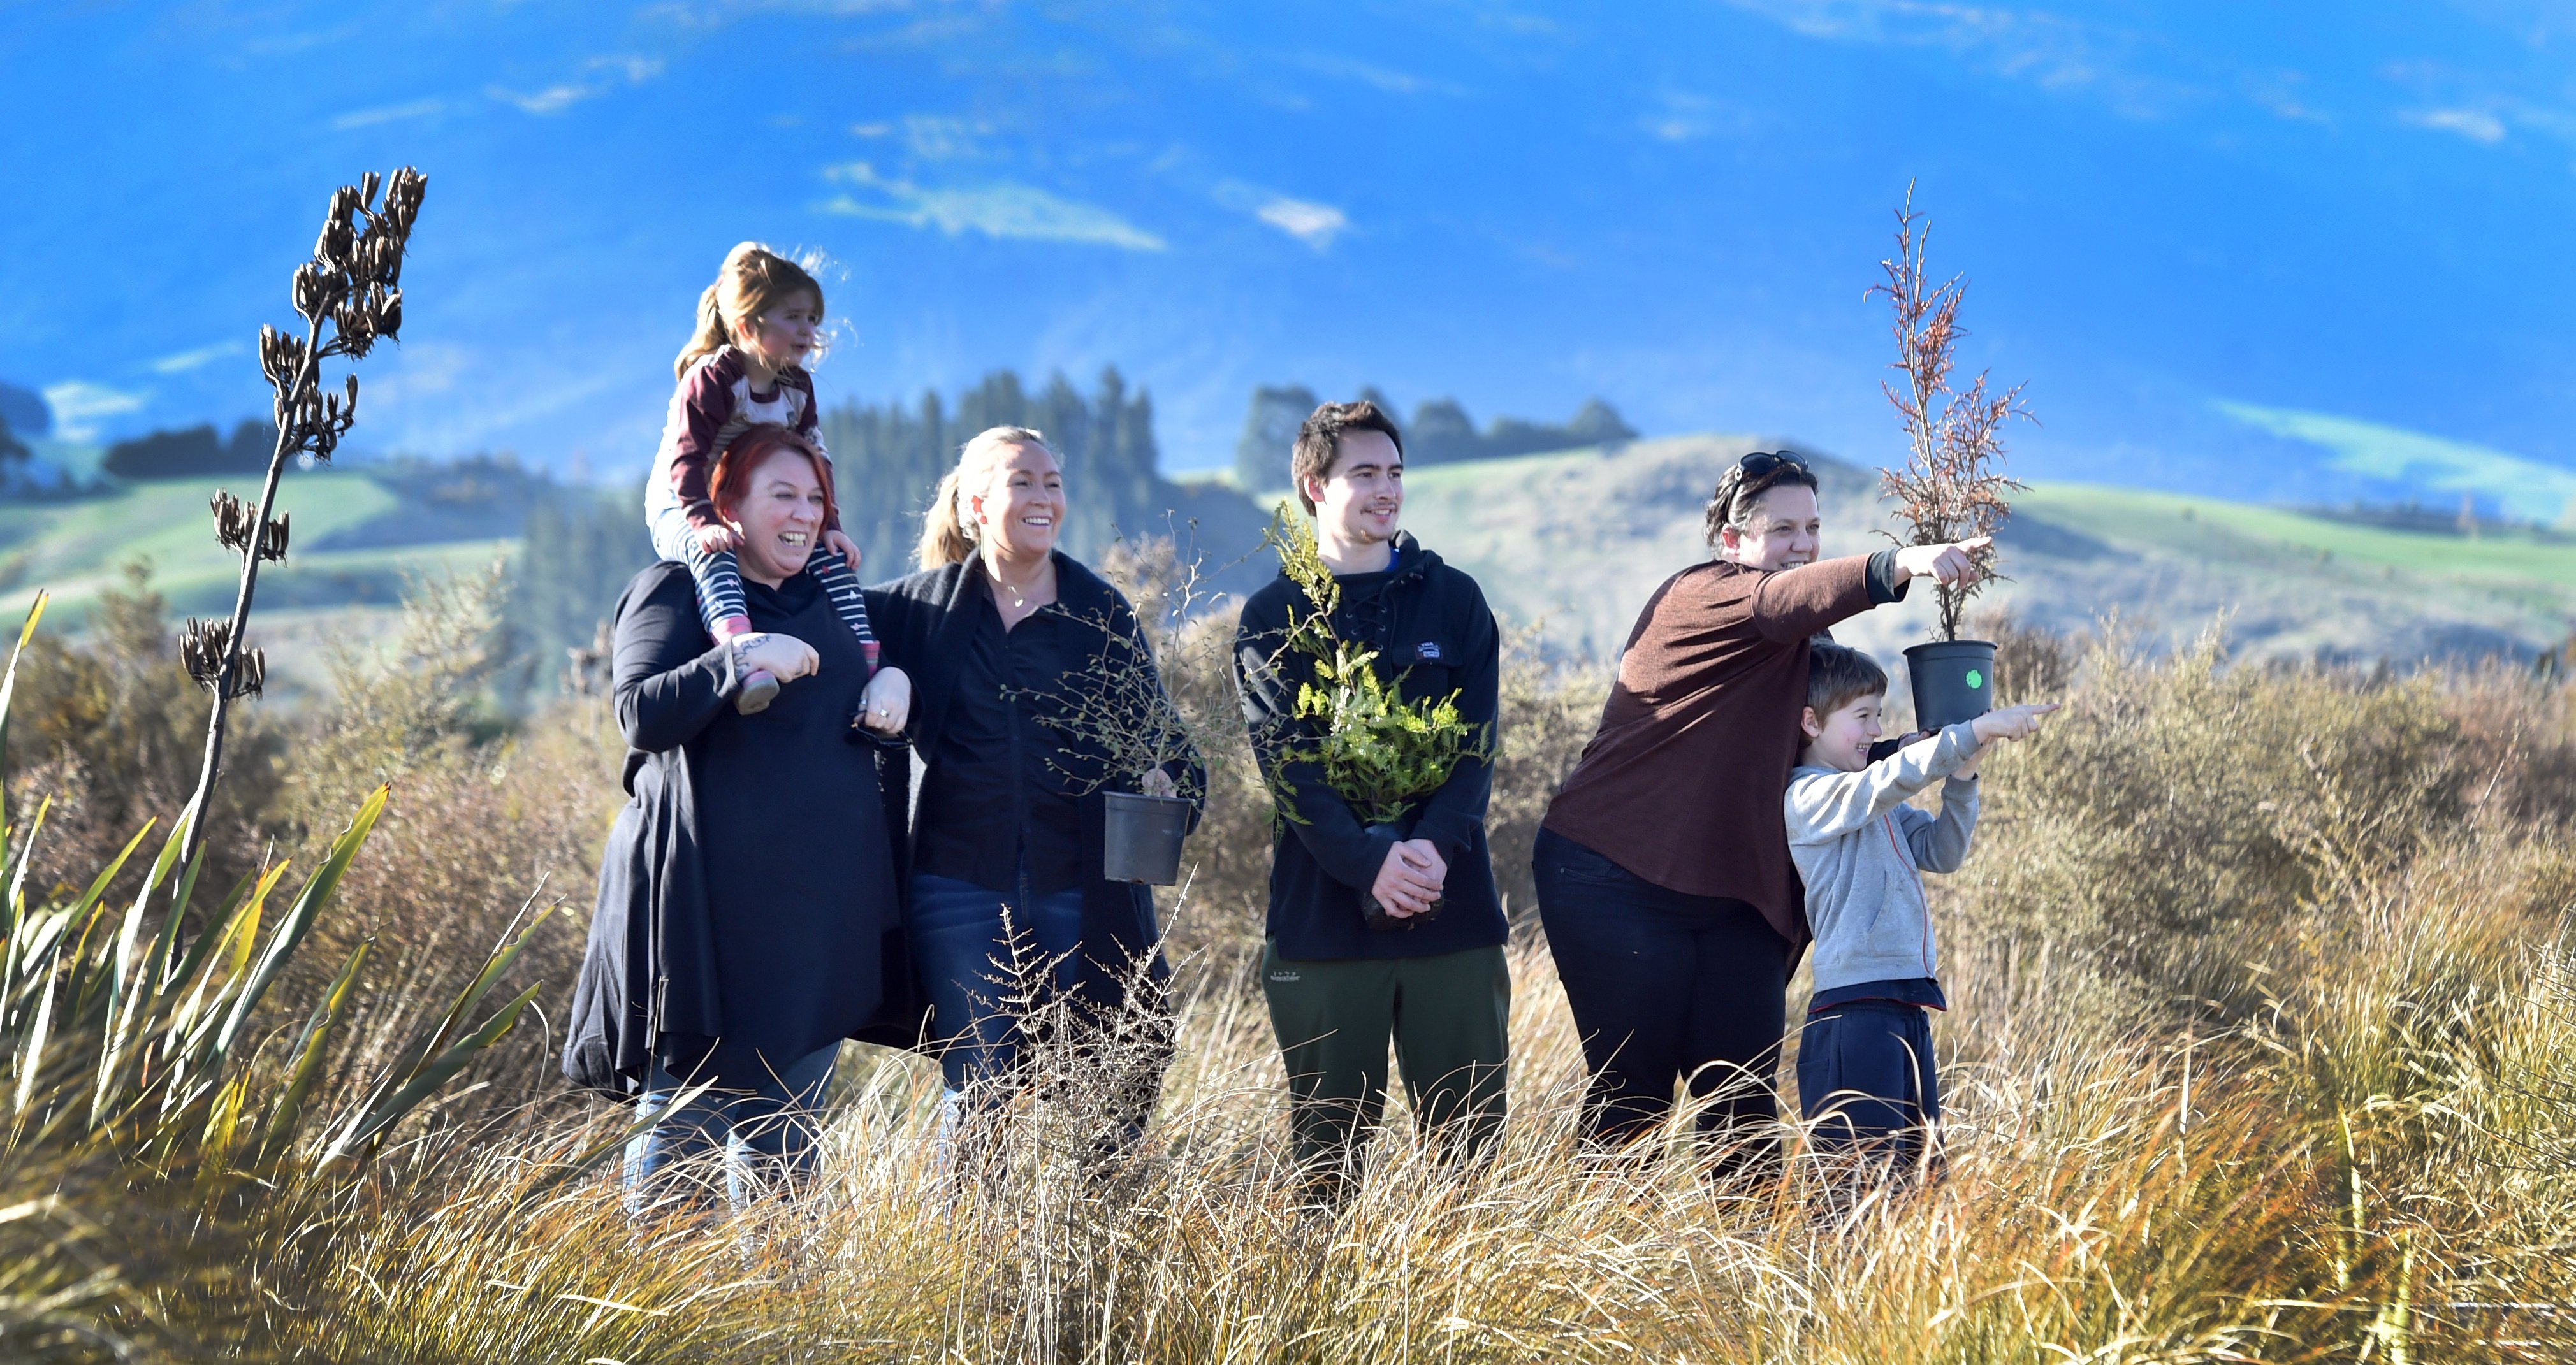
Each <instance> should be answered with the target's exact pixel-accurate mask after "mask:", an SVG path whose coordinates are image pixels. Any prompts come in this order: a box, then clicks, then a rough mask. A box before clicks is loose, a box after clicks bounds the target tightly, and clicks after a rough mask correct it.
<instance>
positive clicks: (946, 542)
mask: <svg viewBox="0 0 2576 1365" xmlns="http://www.w3.org/2000/svg"><path fill="white" fill-rule="evenodd" d="M957 501H958V499H957V471H956V470H954V469H952V470H949V471H948V472H947V473H945V474H942V475H940V476H939V491H938V492H936V493H933V494H931V495H930V510H929V512H927V513H925V514H924V515H923V517H922V519H921V548H920V549H919V550H918V551H916V552H915V553H914V556H913V557H914V560H915V562H917V563H918V564H919V565H920V566H921V567H922V568H925V569H937V568H944V567H946V566H947V565H950V564H955V563H958V562H960V561H962V560H968V559H973V558H974V557H975V537H974V536H973V535H971V534H969V533H968V531H967V528H968V527H969V526H972V525H974V523H973V522H971V521H968V520H967V519H966V510H965V509H964V508H962V507H959V506H958V505H957Z"/></svg>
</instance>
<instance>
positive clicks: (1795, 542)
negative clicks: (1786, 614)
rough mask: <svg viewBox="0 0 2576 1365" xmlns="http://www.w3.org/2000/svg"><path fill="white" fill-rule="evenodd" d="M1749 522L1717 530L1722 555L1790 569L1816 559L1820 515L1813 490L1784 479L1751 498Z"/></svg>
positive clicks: (1765, 566)
mask: <svg viewBox="0 0 2576 1365" xmlns="http://www.w3.org/2000/svg"><path fill="white" fill-rule="evenodd" d="M1752 522H1753V524H1752V525H1751V526H1747V527H1734V526H1729V527H1727V528H1725V529H1724V530H1721V531H1719V532H1718V546H1719V548H1720V549H1722V550H1724V551H1725V553H1726V557H1727V558H1729V559H1732V560H1734V561H1735V562H1736V563H1738V564H1741V565H1744V566H1745V567H1746V568H1751V569H1794V568H1796V567H1798V566H1799V565H1801V564H1813V563H1815V562H1816V547H1817V545H1818V544H1819V543H1820V542H1819V539H1818V537H1819V533H1820V532H1822V531H1823V529H1824V519H1823V518H1822V517H1819V516H1818V515H1817V514H1816V490H1814V489H1812V488H1808V487H1805V486H1803V485H1800V484H1794V483H1784V484H1781V485H1780V486H1779V487H1777V488H1773V489H1770V490H1768V491H1766V492H1764V493H1763V495H1762V496H1761V497H1759V498H1757V499H1755V500H1754V503H1753V515H1752Z"/></svg>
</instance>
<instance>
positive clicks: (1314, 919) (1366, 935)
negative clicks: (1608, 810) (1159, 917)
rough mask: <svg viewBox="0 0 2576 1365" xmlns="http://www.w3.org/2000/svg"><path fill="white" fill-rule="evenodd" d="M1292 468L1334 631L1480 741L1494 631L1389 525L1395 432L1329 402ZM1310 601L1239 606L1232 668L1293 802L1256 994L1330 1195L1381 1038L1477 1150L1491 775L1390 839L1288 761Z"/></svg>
mask: <svg viewBox="0 0 2576 1365" xmlns="http://www.w3.org/2000/svg"><path fill="white" fill-rule="evenodd" d="M1289 472H1290V474H1291V476H1292V478H1293V480H1294V482H1295V485H1296V489H1297V497H1298V500H1299V501H1300V502H1302V503H1304V504H1305V506H1306V510H1307V511H1309V512H1311V513H1313V514H1314V516H1315V541H1316V548H1317V550H1318V552H1319V554H1320V555H1321V557H1322V559H1323V561H1324V563H1325V565H1326V566H1327V567H1329V568H1330V569H1331V570H1332V571H1333V576H1334V578H1335V579H1336V580H1337V581H1338V583H1339V584H1340V586H1341V603H1340V606H1339V607H1338V608H1337V609H1336V610H1335V611H1334V613H1333V615H1332V628H1333V631H1334V634H1335V635H1336V636H1338V637H1339V638H1340V639H1343V640H1347V641H1351V642H1354V643H1359V644H1365V645H1367V646H1369V647H1371V648H1374V649H1376V650H1377V652H1378V654H1377V668H1378V669H1379V671H1380V676H1381V677H1384V678H1387V679H1389V680H1390V681H1393V682H1395V684H1396V686H1397V688H1398V690H1399V691H1400V692H1401V693H1402V695H1403V696H1404V697H1405V698H1406V699H1407V700H1413V699H1417V698H1424V697H1430V698H1438V697H1445V696H1448V695H1449V694H1450V693H1452V692H1453V691H1454V692H1456V693H1457V694H1458V701H1457V705H1458V710H1459V714H1460V715H1461V716H1462V717H1463V718H1464V719H1465V720H1466V721H1467V722H1468V723H1469V724H1471V725H1475V726H1479V727H1482V729H1483V732H1484V735H1485V737H1486V738H1487V739H1488V740H1491V739H1492V738H1494V731H1493V724H1494V714H1495V709H1496V698H1495V691H1496V685H1497V682H1498V679H1499V676H1500V672H1501V658H1500V655H1501V635H1500V632H1499V631H1498V630H1497V629H1496V628H1495V625H1494V614H1493V612H1492V611H1490V610H1489V609H1487V607H1486V606H1485V595H1484V593H1483V592H1481V591H1479V590H1478V589H1477V587H1476V581H1475V580H1474V579H1472V578H1469V577H1468V576H1467V575H1465V574H1463V573H1461V572H1459V571H1458V570H1456V569H1453V568H1450V567H1449V566H1448V565H1446V564H1443V563H1441V562H1440V557H1439V556H1438V555H1435V554H1433V553H1431V552H1430V551H1428V550H1425V549H1423V548H1422V547H1421V546H1420V545H1419V544H1416V543H1415V542H1414V540H1413V538H1412V537H1411V536H1409V535H1405V534H1403V533H1402V532H1400V531H1398V530H1397V529H1396V520H1397V517H1398V515H1399V514H1400V513H1401V512H1402V511H1403V509H1404V443H1403V439H1402V438H1401V437H1400V436H1399V435H1398V434H1397V432H1396V428H1395V423H1394V422H1393V421H1392V420H1391V419H1389V418H1388V417H1387V415H1386V414H1385V413H1384V412H1381V411H1380V410H1379V409H1378V407H1377V405H1376V404H1374V403H1368V402H1359V403H1327V404H1325V405H1323V406H1322V407H1319V408H1317V409H1315V411H1314V414H1313V415H1312V416H1310V417H1308V418H1307V419H1306V422H1305V425H1304V426H1303V427H1302V428H1300V429H1299V431H1298V433H1297V444H1296V450H1295V454H1294V455H1293V456H1292V457H1291V463H1290V471H1289ZM1307 610H1309V608H1308V607H1307V605H1306V603H1305V602H1304V600H1303V595H1302V593H1301V592H1300V590H1299V588H1298V587H1297V585H1296V584H1295V583H1294V582H1292V581H1290V580H1289V579H1288V578H1287V576H1286V575H1284V574H1283V575H1281V576H1280V577H1279V578H1278V579H1277V580H1275V581H1273V582H1272V583H1270V584H1269V585H1268V586H1267V587H1264V588H1263V589H1262V590H1261V591H1259V592H1257V593H1255V594H1253V596H1252V599H1251V600H1250V601H1248V602H1246V603H1245V604H1244V608H1243V618H1242V627H1241V630H1240V632H1239V633H1238V634H1237V636H1236V638H1235V675H1236V680H1237V682H1238V684H1239V685H1240V686H1241V689H1242V695H1243V714H1244V719H1245V721H1246V723H1247V724H1249V725H1250V727H1251V730H1252V742H1253V745H1254V747H1255V749H1256V750H1257V751H1258V752H1259V754H1260V755H1261V759H1262V763H1263V769H1264V771H1265V772H1267V773H1273V774H1275V775H1276V776H1277V777H1279V778H1281V779H1283V780H1282V781H1281V782H1279V783H1278V784H1277V785H1276V786H1275V788H1274V790H1280V791H1284V792H1286V793H1287V795H1285V796H1284V797H1283V798H1282V800H1283V802H1284V804H1285V805H1286V806H1287V807H1288V809H1285V810H1283V811H1282V812H1281V816H1282V818H1281V819H1280V820H1279V821H1278V831H1279V832H1278V834H1277V835H1276V837H1275V839H1274V842H1273V845H1272V850H1271V867H1270V918H1269V926H1268V935H1267V936H1268V943H1267V945H1266V948H1265V951H1264V954H1263V962H1262V984H1263V987H1264V989H1265V992H1266V994H1267V995H1268V996H1269V1000H1270V1022H1271V1026H1272V1028H1273V1029H1275V1030H1276V1031H1277V1033H1278V1036H1279V1046H1280V1051H1281V1052H1282V1053H1283V1054H1284V1056H1285V1058H1286V1060H1287V1064H1288V1092H1289V1120H1290V1127H1291V1129H1292V1131H1293V1135H1294V1137H1295V1142H1296V1152H1297V1160H1298V1162H1299V1164H1300V1166H1301V1167H1303V1168H1304V1170H1305V1171H1306V1173H1307V1178H1308V1180H1309V1181H1310V1183H1311V1186H1312V1187H1313V1188H1314V1189H1315V1192H1317V1193H1318V1194H1321V1195H1322V1196H1324V1197H1325V1198H1328V1199H1329V1198H1335V1197H1338V1196H1339V1195H1340V1194H1341V1193H1343V1192H1345V1191H1346V1190H1347V1189H1348V1188H1349V1186H1350V1184H1351V1182H1352V1181H1354V1180H1355V1179H1356V1177H1357V1175H1358V1171H1359V1162H1358V1149H1359V1145H1360V1143H1361V1141H1362V1140H1363V1139H1364V1135H1365V1133H1366V1131H1367V1129H1368V1128H1371V1127H1373V1126H1375V1124H1376V1122H1377V1120H1378V1117H1379V1115H1380V1114H1381V1113H1382V1112H1383V1111H1384V1108H1385V1104H1386V1082H1387V1044H1388V1042H1389V1040H1390V1039H1392V1040H1393V1042H1394V1044H1395V1050H1396V1053H1397V1056H1398V1058H1399V1059H1400V1060H1401V1062H1402V1064H1403V1067H1404V1084H1405V1092H1406V1094H1407V1095H1408V1096H1409V1097H1410V1098H1411V1100H1412V1102H1413V1109H1414V1113H1415V1115H1416V1117H1417V1122H1418V1124H1419V1126H1420V1127H1421V1129H1422V1131H1423V1133H1424V1135H1425V1136H1427V1137H1431V1138H1433V1139H1435V1140H1436V1141H1437V1142H1439V1143H1440V1144H1441V1145H1442V1146H1443V1147H1444V1148H1445V1149H1446V1150H1447V1152H1448V1154H1449V1155H1451V1156H1452V1157H1471V1156H1473V1155H1475V1154H1476V1153H1478V1152H1480V1151H1482V1150H1483V1149H1484V1147H1485V1146H1486V1145H1487V1144H1488V1143H1490V1142H1491V1141H1492V1139H1493V1136H1494V1133H1495V1132H1496V1130H1497V1129H1499V1128H1500V1126H1501V1124H1502V1119H1503V1072H1504V1065H1505V1062H1506V1060H1507V1058H1508V1055H1509V1045H1508V1042H1507V1040H1506V1037H1505V1032H1504V1025H1505V1022H1506V1019H1507V1017H1508V1015H1509V1014H1510V1010H1511V977H1510V975H1509V973H1508V972H1507V971H1506V970H1505V968H1504V964H1503V938H1504V925H1503V911H1502V904H1501V900H1500V898H1499V897H1498V896H1497V895H1496V894H1495V891H1494V872H1493V867H1492V864H1491V862H1490V861H1489V860H1488V857H1487V854H1486V849H1485V803H1486V799H1487V797H1488V796H1489V795H1490V794H1491V792H1492V788H1493V772H1492V769H1491V767H1490V766H1489V765H1488V764H1486V763H1483V762H1479V761H1474V760H1469V761H1465V762H1461V763H1460V764H1459V765H1458V767H1457V769H1456V770H1455V771H1454V772H1453V773H1451V775H1450V777H1449V780H1448V782H1447V783H1446V784H1445V785H1443V786H1442V787H1441V788H1440V790H1439V791H1438V792H1437V793H1435V794H1434V795H1433V796H1432V797H1431V798H1430V799H1429V800H1428V801H1427V802H1425V803H1424V804H1423V806H1422V807H1421V811H1420V814H1419V816H1418V818H1416V820H1415V821H1414V824H1413V828H1412V831H1411V834H1410V837H1407V838H1402V839H1399V838H1396V837H1394V836H1393V835H1391V834H1388V833H1382V832H1380V833H1372V832H1371V831H1370V830H1369V829H1368V828H1367V827H1366V826H1365V825H1364V823H1363V822H1362V821H1361V819H1360V817H1359V816H1358V815H1357V814H1356V813H1354V812H1353V811H1352V809H1351V807H1350V805H1349V803H1348V802H1346V801H1344V800H1343V799H1342V798H1341V797H1340V796H1338V795H1336V794H1335V793H1334V792H1333V790H1332V788H1331V787H1330V786H1328V785H1327V784H1326V783H1325V781H1324V775H1323V773H1322V771H1321V770H1320V769H1319V768H1318V767H1317V766H1316V765H1314V764H1311V763H1297V762H1284V766H1282V763H1283V755H1284V753H1285V752H1286V751H1288V750H1291V749H1293V748H1297V747H1301V746H1303V745H1305V744H1307V743H1310V742H1311V741H1312V739H1313V738H1314V736H1313V732H1312V731H1311V729H1309V728H1308V723H1307V722H1304V721H1300V720H1297V719H1295V718H1294V716H1293V715H1292V711H1293V706H1294V703H1295V701H1296V697H1297V689H1298V686H1299V685H1300V684H1301V683H1305V682H1308V681H1311V680H1312V677H1313V674H1312V671H1311V661H1310V660H1309V659H1308V658H1307V656H1305V655H1303V654H1297V653H1292V652H1290V651H1289V649H1288V647H1287V645H1288V629H1289V624H1290V618H1291V613H1292V611H1293V612H1298V613H1303V612H1305V611H1307ZM1362 892H1368V893H1371V894H1373V895H1375V896H1376V898H1377V900H1378V902H1379V903H1380V904H1381V905H1383V906H1384V907H1385V908H1386V916H1387V919H1386V921H1385V927H1383V928H1378V929H1373V928H1371V927H1370V925H1369V924H1368V923H1367V922H1366V921H1365V920H1364V919H1363V918H1362V915H1361V911H1360V896H1361V893H1362ZM1435 901H1436V902H1438V903H1439V905H1438V909H1437V911H1436V913H1435V912H1434V911H1433V903H1434V902H1435Z"/></svg>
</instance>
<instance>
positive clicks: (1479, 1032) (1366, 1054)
mask: <svg viewBox="0 0 2576 1365" xmlns="http://www.w3.org/2000/svg"><path fill="white" fill-rule="evenodd" d="M1261 984H1262V990H1263V994H1265V995H1267V996H1268V997H1269V1000H1270V1026H1271V1028H1272V1029H1273V1030H1274V1031H1276V1032H1277V1034H1278V1035H1279V1051H1280V1053H1281V1055H1282V1056H1283V1057H1284V1058H1285V1059H1286V1061H1287V1063H1288V1123H1289V1128H1290V1131H1291V1133H1292V1134H1293V1136H1294V1137H1295V1139H1296V1149H1297V1163H1298V1165H1299V1166H1300V1167H1302V1168H1304V1169H1305V1171H1306V1172H1307V1177H1308V1179H1309V1181H1310V1182H1316V1183H1321V1184H1323V1185H1325V1186H1327V1187H1328V1188H1327V1190H1326V1191H1325V1192H1326V1193H1338V1192H1339V1191H1340V1190H1341V1189H1343V1188H1344V1187H1346V1186H1347V1185H1348V1184H1349V1182H1351V1181H1352V1180H1354V1179H1356V1178H1357V1176H1358V1174H1359V1161H1358V1153H1359V1147H1360V1142H1359V1139H1360V1138H1361V1136H1362V1134H1363V1133H1364V1132H1365V1130H1366V1129H1369V1128H1374V1127H1376V1126H1377V1122H1378V1119H1379V1118H1380V1117H1381V1116H1382V1115H1384V1113H1385V1112H1386V1065H1387V1043H1388V1042H1389V1040H1390V1039H1392V1041H1393V1042H1394V1044H1395V1052H1396V1056H1397V1058H1398V1060H1399V1061H1400V1062H1401V1063H1402V1065H1403V1067H1404V1093H1405V1096H1406V1097H1407V1098H1408V1099H1410V1100H1411V1101H1412V1102H1413V1113H1414V1122H1415V1125H1416V1127H1417V1128H1418V1129H1419V1131H1420V1132H1421V1133H1422V1135H1423V1136H1424V1137H1425V1138H1427V1139H1429V1140H1431V1141H1433V1142H1435V1143H1437V1144H1438V1145H1439V1146H1440V1147H1441V1148H1443V1149H1444V1153H1445V1154H1446V1155H1447V1156H1448V1157H1450V1158H1451V1159H1460V1158H1473V1157H1475V1156H1476V1155H1478V1154H1480V1153H1481V1152H1483V1151H1484V1149H1485V1148H1486V1146H1487V1145H1489V1144H1490V1143H1492V1141H1493V1140H1494V1135H1495V1133H1496V1132H1497V1131H1499V1130H1500V1129H1501V1127H1502V1123H1503V1102H1504V1097H1503V1079H1504V1068H1505V1066H1506V1065H1507V1064H1508V1063H1509V1061H1510V1059H1511V1039H1510V1036H1509V1031H1508V1025H1509V1023H1510V1019H1511V1011H1512V977H1511V972H1510V970H1509V969H1508V968H1507V967H1506V966H1505V965H1504V961H1503V950H1502V948H1501V947H1500V946H1499V945H1497V946H1495V947H1491V948H1470V949H1468V950H1467V951H1465V952H1462V953H1443V954H1440V955H1439V956H1436V957H1409V958H1386V959H1359V960H1356V961H1336V962H1307V961H1297V960H1294V959H1290V958H1283V957H1281V956H1280V955H1279V945H1278V944H1277V943H1276V942H1272V943H1270V944H1268V945H1267V947H1266V950H1265V951H1264V952H1263V954H1262V958H1261Z"/></svg>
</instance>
